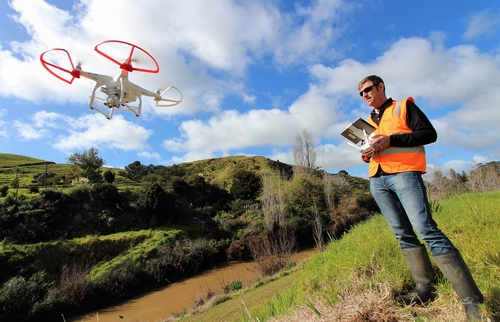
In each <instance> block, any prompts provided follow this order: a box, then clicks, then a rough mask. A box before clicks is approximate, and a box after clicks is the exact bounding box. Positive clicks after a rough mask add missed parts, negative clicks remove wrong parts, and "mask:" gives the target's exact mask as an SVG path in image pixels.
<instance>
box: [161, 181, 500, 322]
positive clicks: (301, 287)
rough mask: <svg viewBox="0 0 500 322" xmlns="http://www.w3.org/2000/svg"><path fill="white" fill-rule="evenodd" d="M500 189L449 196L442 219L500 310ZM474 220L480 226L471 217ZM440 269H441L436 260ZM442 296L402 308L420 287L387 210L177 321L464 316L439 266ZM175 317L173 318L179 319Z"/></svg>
mask: <svg viewBox="0 0 500 322" xmlns="http://www.w3.org/2000/svg"><path fill="white" fill-rule="evenodd" d="M499 198H500V191H494V192H488V193H476V194H464V195H460V196H454V197H450V198H448V199H447V200H443V201H442V202H441V203H440V204H439V205H440V208H439V209H440V210H439V211H437V212H436V214H435V219H436V221H437V222H438V225H439V226H440V227H441V229H443V231H445V232H446V233H447V234H448V236H449V237H450V239H451V240H452V241H453V242H454V243H455V245H456V246H457V248H458V249H459V250H460V251H461V253H462V255H463V257H464V259H465V261H466V262H467V263H468V265H469V268H470V270H471V272H472V274H473V276H474V277H475V279H476V283H477V284H478V286H479V288H480V289H481V291H482V293H483V295H484V297H485V300H486V307H485V310H488V311H489V312H493V313H494V314H497V316H498V315H499V314H500V293H499V291H498V285H500V244H499V243H498V242H497V241H498V240H500V230H498V227H499V226H500V217H499V216H498V213H497V206H496V204H497V201H498V199H499ZM471 222H474V225H471V224H470V223H471ZM433 266H434V270H435V271H436V272H438V270H437V267H436V266H435V265H434V264H433ZM436 284H437V293H438V294H437V295H438V296H437V299H436V300H435V301H433V302H432V303H430V304H429V305H427V306H426V307H424V308H422V307H400V306H398V305H397V304H396V303H395V302H393V301H392V296H393V294H394V293H395V292H397V291H398V290H401V289H405V288H409V287H412V281H411V275H410V273H409V271H408V268H407V266H406V263H405V261H404V259H403V256H402V254H401V251H400V250H399V247H398V245H397V242H396V240H395V239H394V236H393V235H392V233H391V232H390V229H389V227H388V226H387V224H386V222H385V220H384V218H383V217H382V216H381V215H377V216H374V217H373V218H371V219H370V220H368V221H366V222H363V223H360V224H358V225H357V226H356V227H354V228H353V229H352V230H351V231H350V232H349V233H347V234H346V235H344V237H343V238H342V239H340V240H336V241H333V242H332V243H330V245H329V246H328V247H327V249H326V250H325V251H323V252H318V253H317V254H314V255H312V256H311V257H309V258H308V259H306V260H305V261H304V262H303V263H302V264H301V265H300V266H298V267H296V268H295V269H294V270H292V271H286V272H284V274H283V273H282V275H281V276H280V277H277V278H275V279H274V280H272V281H270V282H269V283H263V284H259V283H257V285H254V286H253V287H251V288H249V289H246V290H243V291H240V292H237V293H235V294H231V295H229V296H227V297H226V298H224V299H222V300H217V299H214V300H212V301H210V302H208V303H207V304H206V305H205V306H204V307H197V308H195V309H194V311H195V312H198V313H197V314H186V315H184V316H182V317H179V318H178V319H175V320H176V321H177V320H178V321H197V322H210V321H222V320H223V321H274V322H278V321H279V322H303V321H317V322H320V321H321V322H327V321H450V322H451V321H462V320H465V313H464V310H463V308H462V305H461V304H460V301H458V300H457V297H456V294H455V293H454V291H453V289H452V288H451V285H450V284H449V283H448V282H447V281H446V280H444V279H443V277H442V275H440V274H439V273H438V278H437V280H436ZM173 320H174V319H171V320H169V321H173Z"/></svg>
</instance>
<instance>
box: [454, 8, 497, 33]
mask: <svg viewBox="0 0 500 322" xmlns="http://www.w3.org/2000/svg"><path fill="white" fill-rule="evenodd" d="M465 23H466V25H467V30H466V31H465V33H464V34H463V36H462V37H463V38H464V39H465V40H472V39H475V38H479V37H482V36H493V35H494V34H495V32H496V31H498V28H499V27H500V12H492V11H491V10H490V9H486V10H483V11H480V12H475V13H473V14H471V15H469V16H468V17H467V18H466V19H465Z"/></svg>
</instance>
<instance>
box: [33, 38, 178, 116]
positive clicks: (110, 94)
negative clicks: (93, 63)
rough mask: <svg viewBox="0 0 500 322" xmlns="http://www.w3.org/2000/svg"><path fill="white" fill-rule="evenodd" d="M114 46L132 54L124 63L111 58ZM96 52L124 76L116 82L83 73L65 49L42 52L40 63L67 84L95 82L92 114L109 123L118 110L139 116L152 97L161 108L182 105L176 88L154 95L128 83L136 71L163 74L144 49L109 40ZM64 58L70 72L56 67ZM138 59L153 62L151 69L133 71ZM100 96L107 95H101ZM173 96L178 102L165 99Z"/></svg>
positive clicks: (104, 77)
mask: <svg viewBox="0 0 500 322" xmlns="http://www.w3.org/2000/svg"><path fill="white" fill-rule="evenodd" d="M110 45H111V46H110ZM117 45H119V46H117ZM113 46H114V47H115V48H114V49H117V48H122V47H125V48H126V49H127V50H128V51H129V53H128V57H127V58H126V59H125V60H124V61H122V62H120V61H119V60H117V59H115V58H113V57H111V55H110V54H109V51H108V50H109V49H110V48H112V47H113ZM105 49H106V50H107V51H106V52H105V51H104V50H105ZM94 50H95V51H96V52H97V53H98V54H100V55H102V56H104V57H105V58H107V59H109V60H110V61H112V62H113V63H115V64H117V65H118V66H119V67H120V69H121V72H120V73H119V74H118V75H117V76H116V77H114V78H113V77H112V76H108V75H100V74H95V73H91V72H87V71H84V70H83V69H82V67H81V63H77V64H76V66H75V65H74V64H73V60H72V59H71V56H70V54H69V53H68V51H67V50H66V49H63V48H53V49H50V50H47V51H45V52H43V53H42V54H41V55H40V62H41V63H42V65H43V67H44V68H45V69H46V70H47V71H48V72H49V73H50V74H52V75H53V76H55V77H57V78H58V79H60V80H62V81H64V82H66V83H68V84H71V83H73V80H74V79H75V78H80V77H81V76H83V77H85V78H88V79H91V80H93V81H94V82H95V86H94V89H93V90H92V93H91V95H90V100H89V106H90V108H91V109H92V110H95V111H97V112H99V113H101V114H102V115H104V116H105V117H106V118H107V119H108V120H110V119H111V118H112V117H113V114H114V112H115V110H124V111H130V112H132V113H134V114H135V115H136V116H137V117H138V116H140V115H141V108H142V96H143V95H144V96H148V97H152V98H153V99H154V101H155V102H156V106H158V107H168V106H174V105H177V104H179V103H180V102H181V101H182V93H181V91H180V90H179V89H177V88H176V87H175V86H169V87H167V88H166V89H164V90H156V91H154V92H153V91H149V90H147V89H144V88H142V87H140V86H138V85H136V84H134V83H132V82H131V81H130V80H129V73H131V72H134V71H137V72H144V73H152V74H156V73H158V72H159V71H160V67H159V66H158V63H157V62H156V60H155V59H154V58H153V56H151V54H149V53H148V52H147V51H145V50H144V49H142V48H141V47H139V46H136V45H134V44H131V43H128V42H124V41H120V40H106V41H103V42H101V43H99V44H97V45H96V46H95V48H94ZM46 55H47V56H46ZM61 55H62V58H63V59H66V57H67V59H68V60H69V65H68V67H67V68H63V67H61V66H60V65H58V64H56V63H54V61H55V58H61ZM136 56H141V57H143V58H144V57H145V58H146V59H147V60H150V62H149V65H151V66H148V67H147V68H137V67H133V66H132V62H136V61H137V59H136ZM151 62H152V64H151ZM66 64H67V63H66ZM69 66H70V67H69ZM98 89H100V93H98V91H97V90H98ZM101 93H102V94H104V95H101ZM167 93H168V94H167ZM172 93H173V94H174V95H173V96H174V97H175V99H172V98H166V97H167V95H168V96H169V97H170V96H172ZM99 95H101V96H99ZM164 96H165V97H164Z"/></svg>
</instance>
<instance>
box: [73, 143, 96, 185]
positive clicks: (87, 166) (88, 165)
mask: <svg viewBox="0 0 500 322" xmlns="http://www.w3.org/2000/svg"><path fill="white" fill-rule="evenodd" d="M98 154H99V150H98V149H96V148H90V150H88V151H87V150H85V151H84V152H83V153H81V154H80V153H78V152H77V153H75V154H73V155H72V156H70V157H69V158H68V159H67V161H68V163H70V164H73V165H76V166H78V167H79V168H80V169H81V176H82V177H86V178H87V179H89V182H90V183H96V182H101V181H102V175H101V167H102V166H103V165H104V164H105V162H104V160H103V159H102V158H100V157H99V156H98Z"/></svg>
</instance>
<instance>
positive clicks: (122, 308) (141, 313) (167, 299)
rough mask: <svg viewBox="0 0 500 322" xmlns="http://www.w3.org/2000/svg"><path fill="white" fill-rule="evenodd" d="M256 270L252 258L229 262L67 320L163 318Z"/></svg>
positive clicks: (249, 277) (253, 274)
mask: <svg viewBox="0 0 500 322" xmlns="http://www.w3.org/2000/svg"><path fill="white" fill-rule="evenodd" d="M313 252H314V250H313V249H309V250H304V251H300V252H298V253H296V254H294V255H293V256H292V260H295V261H299V260H302V259H304V258H307V257H308V256H309V255H311V254H312V253H313ZM256 270H257V267H256V264H255V263H252V262H231V263H228V264H224V265H220V266H217V267H215V268H213V269H210V270H207V271H205V272H204V273H202V274H200V275H197V276H194V277H192V278H189V279H186V280H183V281H180V282H176V283H173V284H171V285H170V286H166V287H164V288H160V289H158V290H156V291H153V292H150V293H147V294H145V295H142V296H140V297H137V298H134V299H131V300H128V301H125V302H123V303H121V304H118V305H115V306H111V307H108V308H104V309H101V310H98V311H95V312H91V313H89V314H86V315H84V316H80V317H76V318H73V319H69V320H67V321H70V322H95V321H99V322H115V321H116V322H123V321H126V320H128V321H151V322H156V321H163V320H165V319H166V318H168V317H169V316H170V315H171V314H172V313H181V312H182V311H183V310H184V309H186V308H191V307H192V306H193V305H194V303H195V301H196V300H198V299H200V298H204V297H205V296H206V294H207V293H208V292H210V291H212V292H219V291H221V289H222V288H223V287H224V286H226V285H228V284H230V283H231V282H233V281H238V280H239V281H241V282H243V285H248V282H251V281H252V280H253V279H255V278H256V277H257V273H256Z"/></svg>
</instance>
